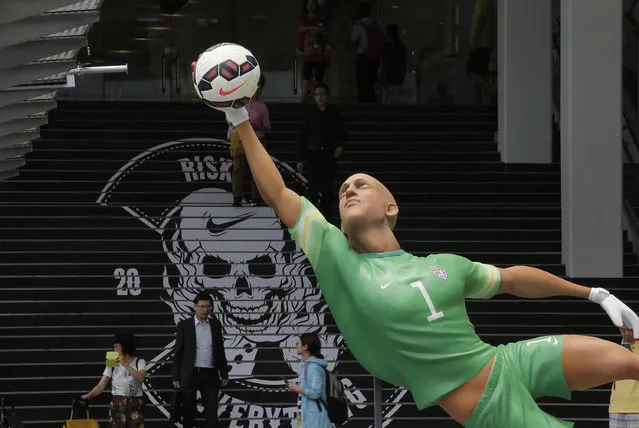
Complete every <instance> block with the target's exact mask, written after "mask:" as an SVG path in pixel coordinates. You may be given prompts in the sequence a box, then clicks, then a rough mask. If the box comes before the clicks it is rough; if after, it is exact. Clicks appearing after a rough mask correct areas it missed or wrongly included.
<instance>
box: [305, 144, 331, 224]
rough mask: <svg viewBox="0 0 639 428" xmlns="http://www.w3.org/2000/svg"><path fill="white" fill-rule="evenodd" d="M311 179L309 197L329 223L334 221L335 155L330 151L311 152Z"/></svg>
mask: <svg viewBox="0 0 639 428" xmlns="http://www.w3.org/2000/svg"><path fill="white" fill-rule="evenodd" d="M306 168H307V171H306V172H307V173H306V178H307V179H308V180H309V195H308V199H309V200H310V201H311V202H312V203H313V204H314V205H315V206H316V207H317V209H318V210H320V212H321V213H322V215H323V216H324V217H325V218H326V220H327V221H328V222H329V223H332V221H333V206H334V205H335V202H336V200H335V199H334V197H335V194H334V192H333V186H334V184H333V181H334V180H335V156H334V153H332V152H331V153H329V152H311V153H310V158H309V160H308V162H307V163H306Z"/></svg>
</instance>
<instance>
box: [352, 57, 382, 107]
mask: <svg viewBox="0 0 639 428" xmlns="http://www.w3.org/2000/svg"><path fill="white" fill-rule="evenodd" d="M378 70H379V61H377V60H372V59H368V58H367V57H366V56H365V55H364V54H359V55H357V60H356V62H355V79H356V80H357V101H358V102H360V103H374V102H375V99H376V96H375V83H376V82H377V72H378Z"/></svg>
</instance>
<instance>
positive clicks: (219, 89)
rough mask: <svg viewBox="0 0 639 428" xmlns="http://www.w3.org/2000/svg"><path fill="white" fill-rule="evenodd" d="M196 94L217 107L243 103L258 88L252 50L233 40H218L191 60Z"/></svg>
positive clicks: (257, 77) (234, 105)
mask: <svg viewBox="0 0 639 428" xmlns="http://www.w3.org/2000/svg"><path fill="white" fill-rule="evenodd" d="M192 69H193V86H194V87H195V92H196V93H197V95H198V96H199V97H200V98H201V99H202V100H203V101H204V102H205V103H206V104H207V105H208V106H210V107H213V108H214V109H218V110H226V109H237V108H241V107H245V106H246V105H247V104H248V103H250V102H251V99H252V97H253V95H254V94H255V92H256V91H257V88H258V84H259V80H260V65H259V64H258V62H257V59H255V57H254V56H253V54H252V53H251V52H250V51H249V50H248V49H246V48H245V47H243V46H240V45H237V44H235V43H219V44H217V45H214V46H211V47H210V48H208V49H207V50H206V51H204V52H202V54H200V57H199V58H198V59H197V61H195V62H194V63H193V64H192Z"/></svg>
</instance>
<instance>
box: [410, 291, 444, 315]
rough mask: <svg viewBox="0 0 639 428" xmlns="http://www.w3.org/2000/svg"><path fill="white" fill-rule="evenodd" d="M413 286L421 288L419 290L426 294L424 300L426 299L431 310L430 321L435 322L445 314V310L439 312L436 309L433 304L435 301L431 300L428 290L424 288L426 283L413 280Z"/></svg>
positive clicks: (423, 294)
mask: <svg viewBox="0 0 639 428" xmlns="http://www.w3.org/2000/svg"><path fill="white" fill-rule="evenodd" d="M410 285H411V287H413V288H419V291H420V292H421V293H422V296H424V300H426V304H427V305H428V309H429V310H430V315H429V316H428V322H433V321H435V320H436V319H439V318H442V317H443V316H444V313H443V312H437V309H435V305H433V301H432V300H430V296H429V295H428V291H426V289H425V288H424V284H422V282H421V281H415V282H411V284H410Z"/></svg>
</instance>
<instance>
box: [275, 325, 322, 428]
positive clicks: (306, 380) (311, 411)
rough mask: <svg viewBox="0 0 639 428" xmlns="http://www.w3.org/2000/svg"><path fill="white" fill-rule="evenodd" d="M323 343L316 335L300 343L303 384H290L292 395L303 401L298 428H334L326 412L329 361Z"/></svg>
mask: <svg viewBox="0 0 639 428" xmlns="http://www.w3.org/2000/svg"><path fill="white" fill-rule="evenodd" d="M321 351H322V343H321V342H320V339H319V337H317V334H315V333H304V334H303V335H301V336H300V340H299V341H298V342H297V355H299V356H301V357H302V364H301V365H300V372H299V376H298V379H299V384H297V383H295V382H288V381H287V382H286V385H287V386H288V389H289V390H290V391H293V392H296V393H298V394H299V395H300V397H301V405H300V407H301V410H300V412H299V413H298V416H297V427H298V428H332V427H333V424H332V423H331V421H330V419H329V418H328V412H327V411H326V371H325V370H324V369H325V368H326V366H327V364H328V363H327V362H326V360H324V357H323V356H322V353H321Z"/></svg>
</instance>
